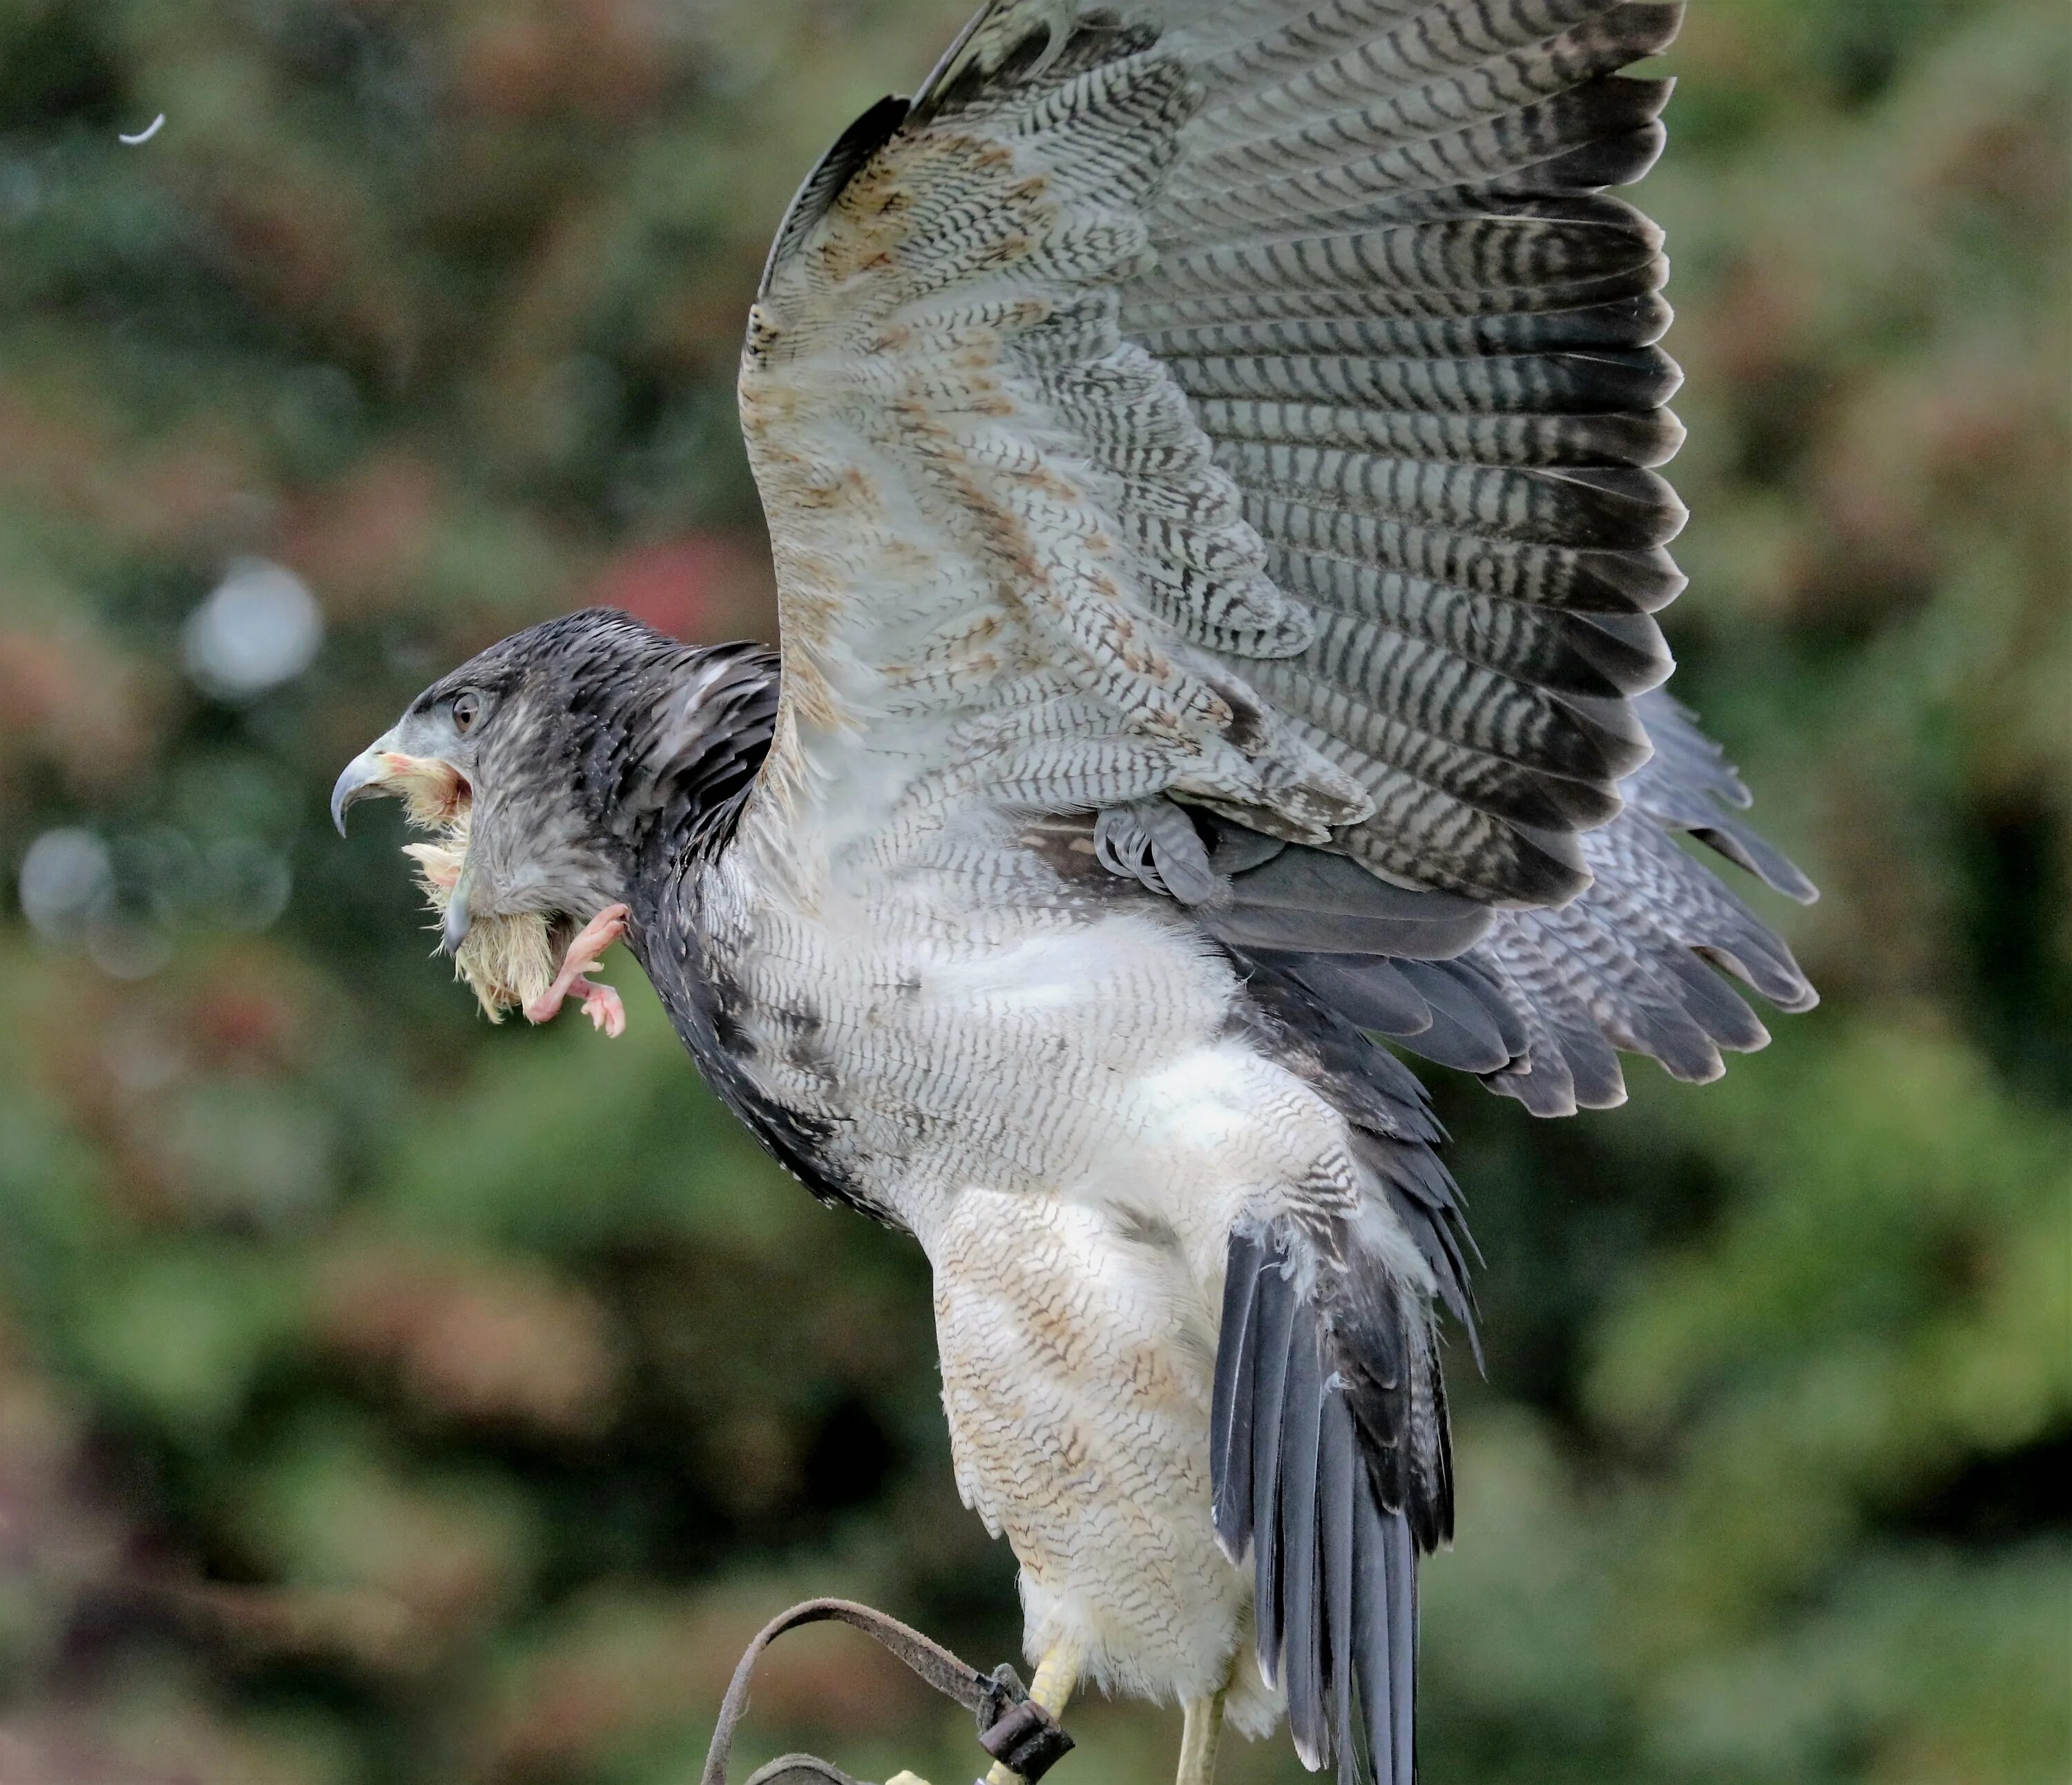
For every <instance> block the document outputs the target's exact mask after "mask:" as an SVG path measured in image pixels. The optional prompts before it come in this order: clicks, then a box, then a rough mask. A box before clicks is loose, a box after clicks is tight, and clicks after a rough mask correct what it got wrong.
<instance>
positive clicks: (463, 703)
mask: <svg viewBox="0 0 2072 1785" xmlns="http://www.w3.org/2000/svg"><path fill="white" fill-rule="evenodd" d="M452 714H453V728H454V730H455V731H457V732H459V733H460V735H461V736H462V737H467V734H468V733H469V732H471V731H473V730H474V729H475V720H478V719H479V718H480V717H481V716H482V696H480V695H479V694H476V693H474V692H472V691H470V692H467V693H465V694H457V695H455V696H454V702H453V708H452Z"/></svg>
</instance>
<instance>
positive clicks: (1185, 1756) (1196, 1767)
mask: <svg viewBox="0 0 2072 1785" xmlns="http://www.w3.org/2000/svg"><path fill="white" fill-rule="evenodd" d="M1180 1716H1181V1719H1182V1721H1181V1724H1180V1775H1179V1778H1178V1781H1177V1782H1176V1785H1215V1776H1216V1742H1217V1738H1219V1737H1220V1736H1221V1735H1222V1734H1223V1694H1222V1693H1220V1692H1214V1693H1210V1694H1209V1696H1208V1697H1206V1698H1190V1699H1189V1700H1188V1701H1186V1704H1184V1705H1182V1706H1181V1707H1180Z"/></svg>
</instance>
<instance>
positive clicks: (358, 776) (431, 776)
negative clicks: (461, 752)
mask: <svg viewBox="0 0 2072 1785" xmlns="http://www.w3.org/2000/svg"><path fill="white" fill-rule="evenodd" d="M375 794H394V795H396V796H397V798H400V799H401V800H403V801H404V802H405V803H406V804H407V805H408V806H409V808H410V820H411V822H412V823H413V824H421V825H437V824H443V823H446V822H447V821H449V820H450V819H452V817H453V816H454V814H455V813H456V812H457V811H458V810H460V809H461V808H462V806H464V805H465V804H466V802H467V797H468V785H467V781H466V780H465V779H464V778H463V777H462V775H461V773H460V771H459V770H458V769H456V768H454V765H452V764H451V763H450V762H446V761H441V760H440V758H438V757H435V756H409V755H406V754H405V753H404V752H402V751H401V750H395V749H390V748H389V740H388V739H387V738H386V737H383V738H379V739H377V740H376V741H375V742H373V743H372V744H370V745H368V747H367V748H366V749H364V750H362V751H361V752H360V754H359V755H357V756H356V757H354V758H353V759H352V761H350V762H348V763H347V764H346V765H345V773H343V774H342V775H340V776H339V778H338V783H337V785H336V786H334V787H333V788H332V789H331V823H333V824H335V825H336V826H337V827H338V834H339V835H340V836H343V835H345V815H346V813H347V811H348V810H351V809H352V807H353V806H355V805H356V804H357V803H358V802H360V801H361V800H363V799H368V798H372V796H374V795H375Z"/></svg>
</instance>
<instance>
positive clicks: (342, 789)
mask: <svg viewBox="0 0 2072 1785" xmlns="http://www.w3.org/2000/svg"><path fill="white" fill-rule="evenodd" d="M451 705H452V704H451V703H448V704H447V708H448V709H449V711H448V714H447V716H446V720H445V723H446V726H447V728H449V729H454V730H455V732H456V736H457V737H459V736H464V735H465V728H454V725H453V721H452V719H451V717H450V707H451ZM464 710H465V709H463V711H464ZM437 717H438V712H431V713H424V714H419V713H413V714H412V715H410V716H409V717H408V718H406V719H405V721H404V724H401V725H399V726H398V727H397V728H396V730H395V731H393V732H390V733H389V735H388V736H387V737H383V738H381V739H380V740H379V741H376V743H375V744H373V745H371V746H370V747H369V748H368V749H365V750H363V751H362V752H361V753H360V754H359V755H358V756H356V757H354V758H353V760H352V761H351V762H349V763H348V764H347V765H346V768H345V772H344V773H343V774H341V775H340V776H339V778H338V782H337V784H336V785H335V786H334V787H333V788H332V789H331V822H332V823H334V824H335V825H336V826H337V827H338V831H339V835H341V836H343V835H344V834H345V825H346V814H347V812H348V811H350V810H351V809H352V807H353V806H355V805H356V804H358V803H359V802H360V801H361V800H363V799H368V798H375V797H376V796H387V797H391V798H398V799H400V800H401V801H402V802H403V810H404V813H405V817H406V818H407V819H409V822H410V823H411V824H413V826H415V827H417V828H418V829H419V830H423V831H433V832H434V833H436V835H435V837H434V840H433V841H431V842H429V843H409V844H407V845H406V846H405V848H404V851H403V852H404V853H405V855H406V856H409V857H410V859H411V860H412V861H413V863H414V864H415V865H416V868H417V884H418V885H419V886H420V887H421V888H422V889H423V891H424V893H425V897H426V903H427V904H428V905H430V908H431V909H432V911H433V913H434V914H435V915H436V916H437V917H438V920H439V926H438V927H439V949H440V952H441V953H442V954H447V955H449V956H450V957H451V958H452V960H453V963H454V975H455V977H456V978H458V979H462V980H463V981H465V982H466V983H467V985H468V987H470V988H471V990H472V991H474V993H475V998H476V1000H477V1001H478V1002H479V1003H480V1004H481V1006H482V1008H483V1013H484V1014H485V1015H486V1016H487V1017H488V1018H489V1020H490V1021H491V1022H492V1023H500V1022H502V1021H503V1020H504V1012H505V1011H508V1010H517V1011H521V1012H523V1014H524V1016H525V1019H526V1020H527V1021H528V1022H532V1023H545V1022H547V1021H549V1020H550V1019H552V1018H553V1016H556V1015H557V1014H558V1012H559V1011H560V1010H561V1006H562V1004H563V1003H565V1001H566V1000H567V999H569V997H570V996H571V995H574V996H575V997H576V998H578V999H579V1000H580V1001H581V1006H582V1011H583V1014H584V1015H585V1016H588V1017H589V1018H590V1021H591V1022H592V1023H593V1024H594V1025H595V1026H596V1027H597V1028H598V1029H599V1030H601V1031H602V1032H603V1033H604V1034H606V1036H620V1035H623V1034H624V1033H625V1032H626V1007H625V1005H624V1003H623V1001H622V1000H621V999H620V998H619V994H618V992H617V991H615V990H614V989H613V988H612V987H610V986H608V985H605V984H603V983H601V982H599V981H597V980H594V979H591V978H590V977H589V975H590V974H591V973H592V972H594V970H595V969H596V967H597V965H598V962H599V961H600V960H602V958H603V956H604V954H605V951H606V950H607V949H609V948H610V947H611V945H612V944H613V943H614V942H617V941H618V940H619V938H620V937H621V936H623V934H625V929H626V921H627V908H626V907H625V906H624V905H607V906H606V907H605V908H604V909H602V910H601V911H599V912H598V913H597V914H596V915H595V916H594V917H592V918H591V919H590V921H589V922H587V923H586V924H585V925H583V926H582V928H581V929H574V924H573V921H572V920H569V919H567V918H565V917H559V916H557V914H555V913H550V912H546V911H532V910H519V911H513V912H500V911H496V910H494V909H484V908H483V901H481V900H480V899H479V898H478V897H476V893H477V888H476V886H475V878H476V876H475V872H474V866H473V863H472V860H471V847H470V846H471V834H472V831H473V827H474V823H475V789H474V787H473V786H472V784H471V782H470V780H469V778H468V776H467V774H466V773H463V770H462V769H461V768H460V767H459V766H458V765H455V764H454V763H453V762H451V761H448V760H446V757H443V756H442V755H438V754H434V753H417V752H416V751H413V750H411V749H405V748H402V747H401V745H402V743H403V742H404V740H402V739H401V738H400V737H398V735H397V734H398V733H399V732H402V731H404V730H405V728H413V727H414V728H416V729H419V730H426V729H431V728H434V724H433V722H434V720H435V719H436V718H437ZM411 741H413V742H414V741H416V740H414V739H413V740H411ZM571 932H573V934H571Z"/></svg>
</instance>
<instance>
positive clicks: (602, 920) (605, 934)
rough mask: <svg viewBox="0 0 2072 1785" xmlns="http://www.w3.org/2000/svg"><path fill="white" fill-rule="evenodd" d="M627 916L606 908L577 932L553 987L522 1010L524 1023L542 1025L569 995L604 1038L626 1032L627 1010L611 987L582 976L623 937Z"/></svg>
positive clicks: (617, 907) (612, 907) (616, 908)
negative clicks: (571, 993)
mask: <svg viewBox="0 0 2072 1785" xmlns="http://www.w3.org/2000/svg"><path fill="white" fill-rule="evenodd" d="M628 915H629V913H628V912H627V908H626V907H625V906H624V905H606V907H605V908H604V909H603V910H602V911H600V912H599V913H598V914H597V915H596V916H595V917H593V918H591V919H590V921H589V922H588V923H586V924H585V925H583V926H582V929H579V930H578V931H577V932H576V935H575V939H574V941H573V942H570V943H569V947H568V952H567V953H566V954H564V955H563V956H562V957H561V971H560V972H558V973H557V974H556V975H554V983H553V984H552V985H550V986H549V987H547V989H546V990H545V991H543V992H541V994H540V995H539V996H538V997H537V998H535V999H533V1000H532V1002H531V1003H528V1005H526V1007H525V1020H526V1021H527V1022H528V1023H544V1022H545V1021H547V1020H549V1018H550V1017H552V1016H554V1015H555V1014H556V1013H557V1012H558V1011H560V1009H561V1002H562V1000H563V999H565V998H566V997H567V996H568V995H569V993H570V992H574V993H575V994H576V995H578V997H580V998H581V999H582V1011H583V1015H584V1016H587V1017H588V1018H589V1019H590V1021H591V1022H593V1023H594V1024H596V1025H597V1026H598V1028H601V1029H602V1030H603V1031H604V1032H605V1033H606V1035H610V1036H620V1035H623V1034H624V1033H625V1032H626V1006H625V1005H624V1004H623V1003H621V1002H620V1001H619V994H618V993H617V992H616V991H613V990H612V988H611V987H610V986H606V985H599V984H598V983H596V982H595V981H594V980H591V979H586V978H585V977H584V975H586V974H587V973H589V972H590V970H592V969H593V968H594V967H595V966H596V965H597V963H598V962H599V961H601V960H602V959H603V958H604V952H605V950H606V949H608V948H610V947H611V945H612V944H613V943H614V942H617V941H618V940H619V938H620V937H622V936H623V935H624V934H626V920H627V916H628Z"/></svg>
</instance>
